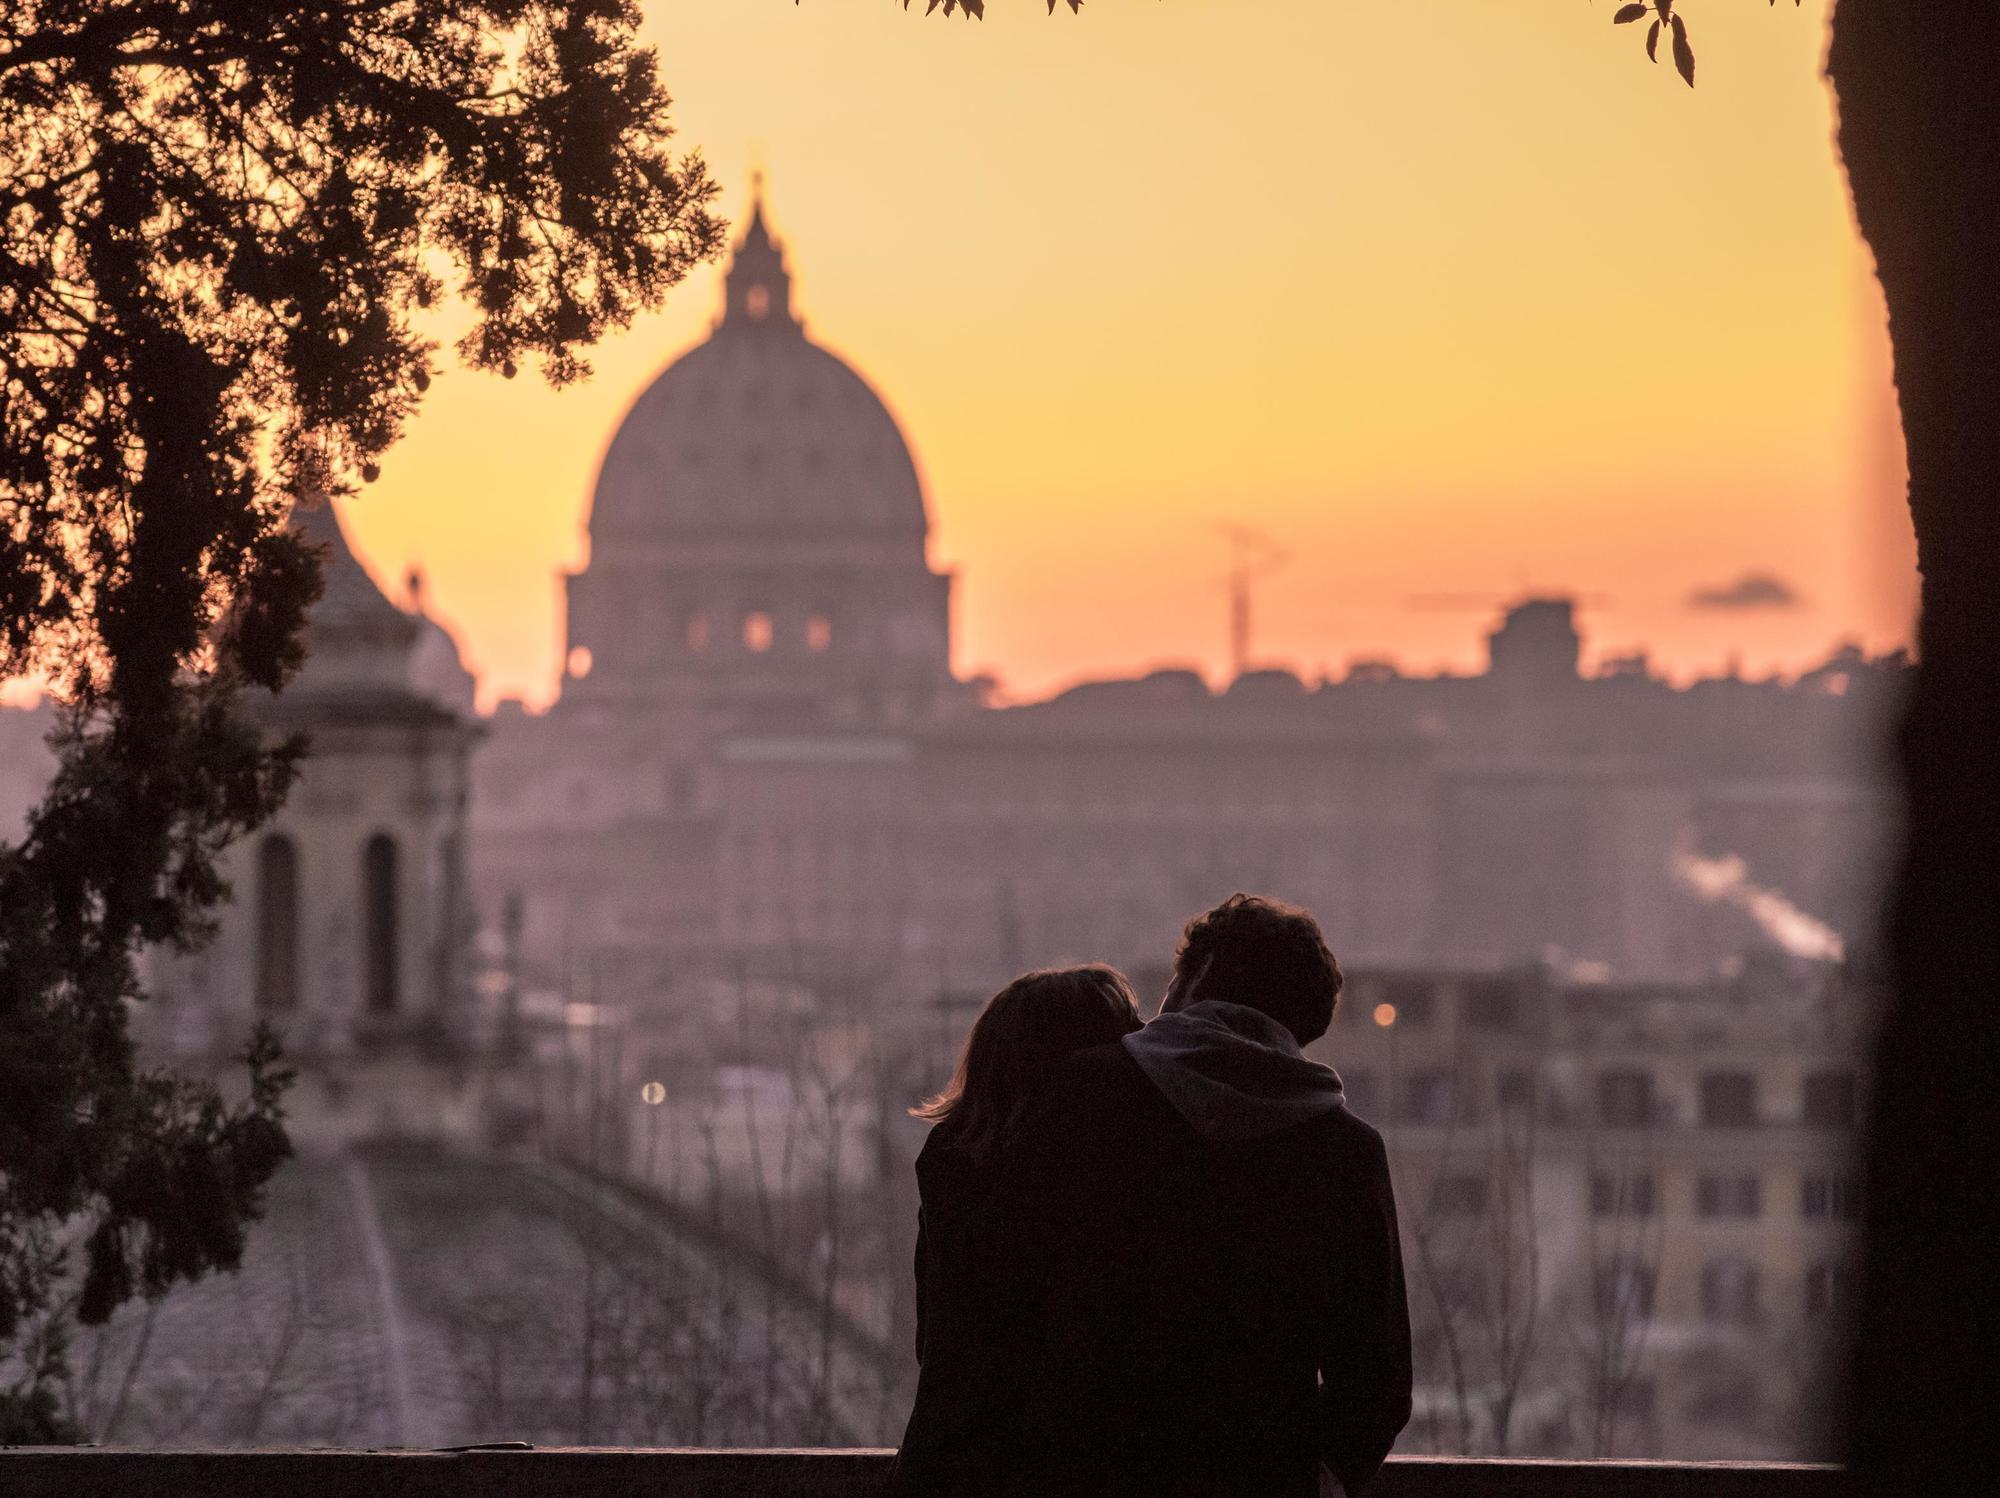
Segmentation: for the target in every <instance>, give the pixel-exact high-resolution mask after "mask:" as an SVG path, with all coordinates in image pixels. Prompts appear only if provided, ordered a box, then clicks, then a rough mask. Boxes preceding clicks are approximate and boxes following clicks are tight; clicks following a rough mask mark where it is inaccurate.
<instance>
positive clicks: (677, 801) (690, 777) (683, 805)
mask: <svg viewBox="0 0 2000 1498" xmlns="http://www.w3.org/2000/svg"><path fill="white" fill-rule="evenodd" d="M667 805H668V806H670V807H672V808H673V809H674V810H675V811H686V810H687V809H688V808H689V807H691V806H693V805H694V771H693V770H691V769H689V768H688V767H687V766H686V765H675V766H674V767H673V768H672V769H671V770H669V771H667Z"/></svg>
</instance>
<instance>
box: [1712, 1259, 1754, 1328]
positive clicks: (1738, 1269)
mask: <svg viewBox="0 0 2000 1498" xmlns="http://www.w3.org/2000/svg"><path fill="white" fill-rule="evenodd" d="M1701 1314H1702V1319H1703V1320H1705V1321H1711V1322H1713V1323H1715V1324H1716V1325H1718V1326H1755V1325H1756V1324H1757V1321H1758V1317H1759V1315H1760V1306H1759V1295H1758V1272H1757V1266H1756V1265H1755V1264H1753V1263H1751V1262H1750V1261H1749V1260H1748V1259H1733V1258H1732V1259H1710V1260H1709V1261H1708V1262H1707V1263H1706V1264H1704V1265H1702V1267H1701Z"/></svg>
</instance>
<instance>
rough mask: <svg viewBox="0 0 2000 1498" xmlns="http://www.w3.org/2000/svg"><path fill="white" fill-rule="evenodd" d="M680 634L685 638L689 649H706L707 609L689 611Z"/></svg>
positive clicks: (697, 650) (697, 651) (698, 650)
mask: <svg viewBox="0 0 2000 1498" xmlns="http://www.w3.org/2000/svg"><path fill="white" fill-rule="evenodd" d="M682 634H683V637H684V638H685V639H686V640H687V648H688V649H689V650H692V651H695V652H696V653H700V652H701V651H704V650H706V649H708V610H707V609H695V610H693V611H691V612H690V613H689V614H688V616H687V623H686V624H685V625H684V626H683V629H682Z"/></svg>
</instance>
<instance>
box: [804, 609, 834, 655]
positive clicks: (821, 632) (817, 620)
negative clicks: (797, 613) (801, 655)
mask: <svg viewBox="0 0 2000 1498" xmlns="http://www.w3.org/2000/svg"><path fill="white" fill-rule="evenodd" d="M832 648H833V620H832V619H831V618H829V617H828V616H827V615H825V614H811V615H808V616H807V618H806V649H808V650H810V651H812V652H813V654H815V655H823V654H825V653H826V652H827V651H828V650H831V649H832Z"/></svg>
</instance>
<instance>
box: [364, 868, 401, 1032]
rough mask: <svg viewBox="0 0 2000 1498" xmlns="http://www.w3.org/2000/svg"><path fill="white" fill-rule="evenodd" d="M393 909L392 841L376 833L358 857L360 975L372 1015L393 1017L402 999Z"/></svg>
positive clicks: (396, 897) (394, 880)
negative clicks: (359, 860) (359, 883)
mask: <svg viewBox="0 0 2000 1498" xmlns="http://www.w3.org/2000/svg"><path fill="white" fill-rule="evenodd" d="M397 905H398V892H397V869H396V840H395V839H394V838H392V837H390V836H389V835H388V834H387V833H385V832H378V833H377V834H375V836H373V837H371V838H370V839H368V846H367V847H366V848H364V849H363V850H362V853H361V924H362V931H361V945H362V950H361V971H362V973H363V974H364V976H365V980H366V983H367V1002H368V1008H369V1010H370V1012H371V1013H375V1014H394V1013H395V1012H396V1008H397V1005H398V1004H399V1003H400V1001H401V998H402V995H401V992H400V983H399V973H398V968H399V966H400V958H401V955H402V954H401V951H400V947H399V943H398V936H397V931H396V918H397V913H398V911H397Z"/></svg>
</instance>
